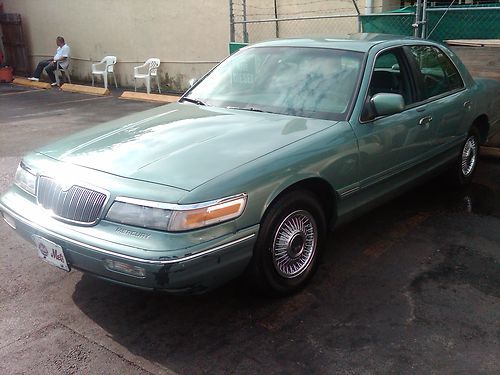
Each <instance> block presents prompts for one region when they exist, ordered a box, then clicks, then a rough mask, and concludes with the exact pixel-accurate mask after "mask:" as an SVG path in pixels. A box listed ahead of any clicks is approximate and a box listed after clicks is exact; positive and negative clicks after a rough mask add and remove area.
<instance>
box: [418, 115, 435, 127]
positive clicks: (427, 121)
mask: <svg viewBox="0 0 500 375" xmlns="http://www.w3.org/2000/svg"><path fill="white" fill-rule="evenodd" d="M431 121H432V116H425V117H422V118H421V119H420V120H419V121H418V124H419V125H420V126H424V125H428V124H430V123H431Z"/></svg>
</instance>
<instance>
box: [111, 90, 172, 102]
mask: <svg viewBox="0 0 500 375" xmlns="http://www.w3.org/2000/svg"><path fill="white" fill-rule="evenodd" d="M119 98H120V99H127V100H142V101H146V102H161V103H173V102H176V101H177V100H179V98H180V96H175V95H161V94H146V93H143V92H134V91H124V92H123V94H121V95H120V96H119Z"/></svg>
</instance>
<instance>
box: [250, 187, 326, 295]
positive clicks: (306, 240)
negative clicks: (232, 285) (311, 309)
mask: <svg viewBox="0 0 500 375" xmlns="http://www.w3.org/2000/svg"><path fill="white" fill-rule="evenodd" d="M325 233H326V220H325V214H324V212H323V209H322V208H321V205H320V204H319V201H318V198H317V197H316V196H315V195H314V194H313V193H311V192H310V191H307V190H293V191H290V192H288V193H285V194H284V195H283V196H281V197H279V198H278V199H277V201H276V202H274V203H273V204H272V205H271V207H270V208H269V209H268V211H267V212H266V214H265V215H264V217H263V219H262V222H261V227H260V232H259V237H258V238H257V242H256V244H255V248H254V255H253V258H252V262H251V264H250V267H249V271H250V274H251V275H250V276H251V278H252V281H253V283H254V285H256V286H257V287H258V289H259V290H260V291H261V292H264V293H265V294H268V295H288V294H291V293H294V292H296V291H297V290H299V289H300V288H301V287H303V286H304V285H305V284H306V283H307V281H308V280H309V279H310V277H311V276H312V275H313V274H314V272H315V271H316V269H317V266H318V259H319V255H320V251H321V248H322V246H323V243H324V241H325Z"/></svg>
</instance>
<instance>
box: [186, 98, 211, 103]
mask: <svg viewBox="0 0 500 375" xmlns="http://www.w3.org/2000/svg"><path fill="white" fill-rule="evenodd" d="M184 100H185V101H186V102H189V103H194V104H198V105H206V104H205V103H203V102H202V101H201V100H200V99H191V98H182V101H184Z"/></svg>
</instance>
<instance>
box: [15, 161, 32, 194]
mask: <svg viewBox="0 0 500 375" xmlns="http://www.w3.org/2000/svg"><path fill="white" fill-rule="evenodd" d="M14 183H15V184H16V185H17V186H19V187H20V188H21V189H23V190H24V191H26V192H28V193H30V194H32V195H35V191H36V174H35V173H33V172H32V171H31V169H30V168H29V167H28V166H27V165H26V164H24V163H23V162H21V163H20V164H19V166H18V167H17V171H16V177H15V179H14Z"/></svg>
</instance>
